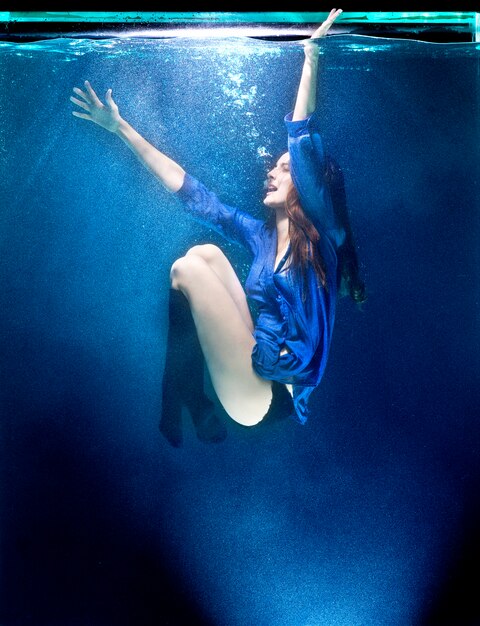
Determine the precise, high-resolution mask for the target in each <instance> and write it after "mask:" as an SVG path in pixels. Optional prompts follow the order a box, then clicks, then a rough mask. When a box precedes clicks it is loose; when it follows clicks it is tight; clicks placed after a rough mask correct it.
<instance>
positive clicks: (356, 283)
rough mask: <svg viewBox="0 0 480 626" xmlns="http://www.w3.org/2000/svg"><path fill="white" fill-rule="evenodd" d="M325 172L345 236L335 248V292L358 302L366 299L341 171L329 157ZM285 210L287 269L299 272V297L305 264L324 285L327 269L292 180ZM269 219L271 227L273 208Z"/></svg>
mask: <svg viewBox="0 0 480 626" xmlns="http://www.w3.org/2000/svg"><path fill="white" fill-rule="evenodd" d="M324 176H325V181H326V183H327V185H328V187H329V190H330V194H331V198H332V203H333V209H334V212H335V215H336V217H337V220H338V222H339V223H340V225H341V226H342V227H343V229H344V230H345V240H344V242H343V244H342V245H341V246H340V247H339V248H338V249H337V276H336V282H337V289H338V294H339V296H340V297H344V296H350V297H351V298H352V300H353V301H354V302H355V303H357V304H359V305H360V304H361V303H362V302H365V300H366V299H367V296H366V290H365V283H364V282H363V280H362V279H361V278H360V270H359V264H358V258H357V252H356V247H355V241H354V237H353V233H352V228H351V225H350V219H349V214H348V209H347V201H346V194H345V183H344V178H343V173H342V170H341V169H340V166H339V165H338V163H337V162H336V161H334V159H332V158H331V157H327V159H326V166H325V173H324ZM285 212H286V214H287V216H288V219H289V228H288V234H289V237H290V269H292V270H293V271H295V272H297V273H298V274H299V276H300V278H301V280H302V283H303V289H302V299H305V297H306V284H307V282H306V276H307V267H308V265H311V266H312V267H313V269H314V271H315V274H316V275H317V279H318V283H319V285H322V286H323V287H325V288H327V273H326V272H327V270H326V265H325V261H324V259H323V257H322V255H321V253H320V249H319V247H318V245H317V244H318V242H319V240H320V237H321V235H320V233H319V232H318V230H317V229H316V228H315V226H314V225H313V224H312V222H311V221H310V220H309V218H308V217H307V216H306V215H305V212H304V211H303V209H302V205H301V203H300V197H299V194H298V191H297V189H296V188H295V186H294V185H293V183H292V184H291V186H290V189H289V191H288V193H287V201H286V205H285ZM268 223H269V225H270V226H271V227H273V226H274V223H275V215H274V213H273V212H272V213H271V215H270V218H269V220H268Z"/></svg>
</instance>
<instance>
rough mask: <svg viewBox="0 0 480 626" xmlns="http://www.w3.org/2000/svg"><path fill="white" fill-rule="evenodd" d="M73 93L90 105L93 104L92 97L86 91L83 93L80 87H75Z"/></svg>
mask: <svg viewBox="0 0 480 626" xmlns="http://www.w3.org/2000/svg"><path fill="white" fill-rule="evenodd" d="M73 91H74V92H75V93H76V94H77V96H80V97H81V98H83V99H84V100H85V102H88V104H92V101H91V99H90V97H89V96H88V95H87V94H86V93H85V92H84V91H82V90H81V89H79V88H78V87H74V88H73Z"/></svg>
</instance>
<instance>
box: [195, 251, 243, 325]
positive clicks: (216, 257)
mask: <svg viewBox="0 0 480 626" xmlns="http://www.w3.org/2000/svg"><path fill="white" fill-rule="evenodd" d="M192 254H195V255H197V256H199V257H201V258H202V259H203V260H204V261H206V262H207V263H208V265H209V266H210V268H211V269H212V270H213V271H214V272H215V274H216V275H217V276H218V278H219V279H220V280H221V281H222V283H223V284H224V286H225V287H226V289H227V291H228V292H229V294H230V295H231V296H232V299H233V301H234V302H235V304H236V305H237V308H238V310H239V312H240V315H241V316H242V319H243V321H244V322H245V324H246V325H247V327H248V329H249V330H250V332H251V333H252V332H253V321H252V316H251V315H250V309H249V308H248V304H247V298H246V297H245V292H244V291H243V287H242V285H241V283H240V281H239V280H238V276H237V275H236V273H235V270H234V269H233V267H232V266H231V264H230V261H229V260H228V259H227V257H226V256H225V255H224V254H223V252H222V251H221V250H220V248H219V247H217V246H214V245H213V244H210V243H207V244H205V245H203V246H193V248H190V250H189V251H188V252H187V254H186V256H191V255H192Z"/></svg>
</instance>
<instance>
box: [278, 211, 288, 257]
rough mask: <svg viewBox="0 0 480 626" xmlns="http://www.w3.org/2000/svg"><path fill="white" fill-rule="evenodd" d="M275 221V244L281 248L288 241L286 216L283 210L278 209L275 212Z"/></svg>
mask: <svg viewBox="0 0 480 626" xmlns="http://www.w3.org/2000/svg"><path fill="white" fill-rule="evenodd" d="M275 223H276V226H277V246H278V247H279V248H282V247H284V246H286V244H287V241H288V224H289V222H288V217H287V214H286V213H285V211H278V210H277V212H276V214H275Z"/></svg>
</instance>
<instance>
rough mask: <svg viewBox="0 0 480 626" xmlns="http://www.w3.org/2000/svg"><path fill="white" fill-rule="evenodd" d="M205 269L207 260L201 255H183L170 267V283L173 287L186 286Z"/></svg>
mask: <svg viewBox="0 0 480 626" xmlns="http://www.w3.org/2000/svg"><path fill="white" fill-rule="evenodd" d="M202 270H203V271H205V261H203V260H202V259H201V258H200V257H198V256H195V255H191V256H182V257H180V258H179V259H177V260H176V261H175V262H174V263H173V265H172V267H171V268H170V284H171V286H172V288H173V289H180V288H181V287H183V286H186V285H187V283H188V281H189V280H190V279H191V278H192V277H194V276H198V273H199V272H202Z"/></svg>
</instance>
